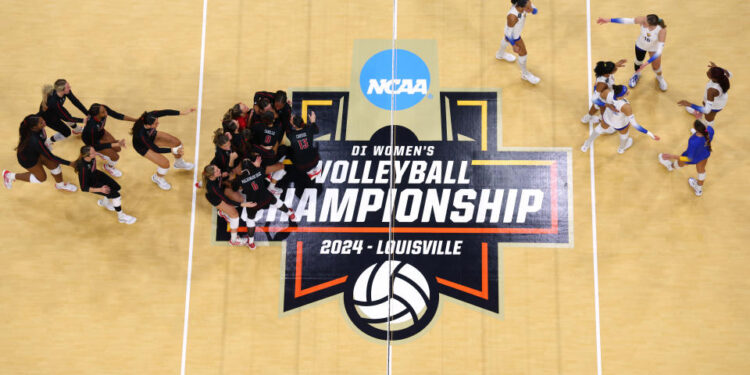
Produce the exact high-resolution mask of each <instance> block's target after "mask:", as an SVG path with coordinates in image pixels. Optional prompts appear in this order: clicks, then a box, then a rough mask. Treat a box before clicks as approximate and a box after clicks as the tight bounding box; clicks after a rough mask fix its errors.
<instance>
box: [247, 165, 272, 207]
mask: <svg viewBox="0 0 750 375" xmlns="http://www.w3.org/2000/svg"><path fill="white" fill-rule="evenodd" d="M240 184H241V186H242V192H243V193H244V194H245V198H246V200H247V201H248V202H255V203H256V204H257V206H255V207H253V209H254V210H258V209H261V208H265V207H267V206H268V205H269V204H270V203H272V200H273V198H274V196H273V195H272V194H271V192H270V191H268V182H267V181H266V174H265V173H264V168H263V167H261V168H256V167H255V166H254V165H250V166H249V167H248V169H243V170H242V174H241V175H240Z"/></svg>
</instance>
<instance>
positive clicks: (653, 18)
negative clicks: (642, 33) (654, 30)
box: [646, 14, 667, 29]
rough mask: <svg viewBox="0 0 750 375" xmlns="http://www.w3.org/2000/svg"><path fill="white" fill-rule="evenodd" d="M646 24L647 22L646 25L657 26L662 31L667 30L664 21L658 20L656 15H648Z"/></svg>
mask: <svg viewBox="0 0 750 375" xmlns="http://www.w3.org/2000/svg"><path fill="white" fill-rule="evenodd" d="M646 22H648V24H649V25H651V26H656V25H659V26H661V28H662V29H666V28H667V24H666V23H664V19H663V18H659V16H657V15H656V14H649V15H648V16H646Z"/></svg>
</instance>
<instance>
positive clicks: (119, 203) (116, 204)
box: [105, 197, 122, 214]
mask: <svg viewBox="0 0 750 375" xmlns="http://www.w3.org/2000/svg"><path fill="white" fill-rule="evenodd" d="M105 199H106V198H105ZM112 205H113V206H114V207H115V211H117V212H118V214H119V213H120V212H122V201H121V200H120V197H117V198H113V199H112Z"/></svg>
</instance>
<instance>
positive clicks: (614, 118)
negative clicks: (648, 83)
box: [604, 98, 630, 130]
mask: <svg viewBox="0 0 750 375" xmlns="http://www.w3.org/2000/svg"><path fill="white" fill-rule="evenodd" d="M607 101H608V102H609V101H610V98H607ZM628 103H629V102H628V100H627V99H614V98H613V99H612V102H611V103H608V104H612V105H613V106H614V107H615V108H617V111H613V110H612V108H609V107H607V109H605V110H604V121H605V122H606V123H607V125H609V126H611V127H613V128H615V129H617V130H620V129H622V128H624V127H626V126H628V123H629V122H630V119H628V117H629V116H627V115H625V114H624V113H622V106H624V105H625V104H628Z"/></svg>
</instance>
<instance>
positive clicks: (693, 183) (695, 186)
mask: <svg viewBox="0 0 750 375" xmlns="http://www.w3.org/2000/svg"><path fill="white" fill-rule="evenodd" d="M688 185H690V187H691V188H693V191H695V196H696V197H700V196H701V195H703V186H700V185H698V181H697V180H696V179H694V178H692V177H690V178H688Z"/></svg>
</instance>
